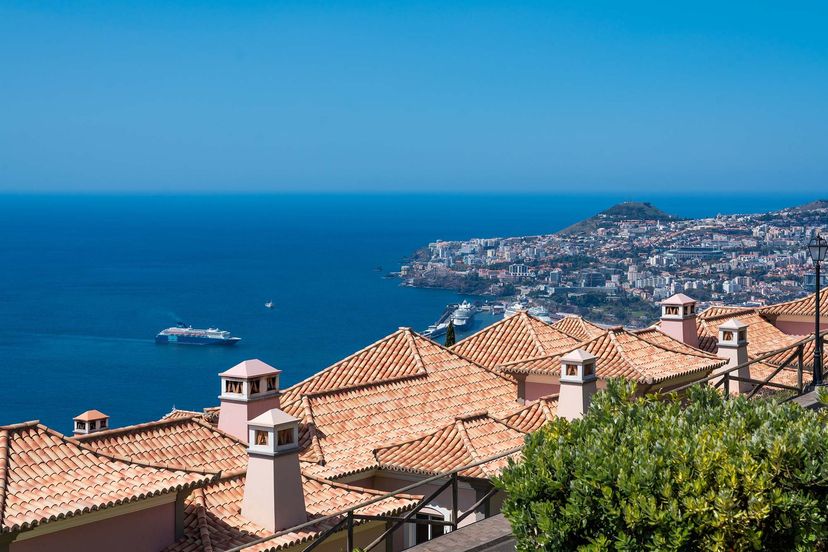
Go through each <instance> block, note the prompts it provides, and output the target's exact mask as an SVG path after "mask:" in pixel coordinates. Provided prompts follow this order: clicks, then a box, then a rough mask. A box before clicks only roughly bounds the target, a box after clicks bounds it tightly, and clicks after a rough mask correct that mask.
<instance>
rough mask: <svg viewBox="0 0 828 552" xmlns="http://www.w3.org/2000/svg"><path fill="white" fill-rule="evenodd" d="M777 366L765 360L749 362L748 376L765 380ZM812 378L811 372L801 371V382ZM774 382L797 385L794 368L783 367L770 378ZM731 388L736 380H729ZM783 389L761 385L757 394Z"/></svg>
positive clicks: (806, 381) (808, 381) (809, 380)
mask: <svg viewBox="0 0 828 552" xmlns="http://www.w3.org/2000/svg"><path fill="white" fill-rule="evenodd" d="M777 368H778V365H773V364H768V363H767V362H757V363H755V364H751V366H750V377H751V379H757V380H765V379H766V378H767V377H768V376H770V375H771V374H772V373H773V372H774V370H776V369H777ZM811 380H812V377H811V374H810V373H809V372H803V374H802V383H803V384H808V383H810V382H811ZM771 381H772V382H774V383H781V384H784V385H792V386H794V387H797V386H798V385H799V382H798V376H797V371H796V369H793V368H787V367H786V368H783V369H782V370H781V371H780V372H779V373H778V374H776V375H775V376H774V377H773V379H771ZM730 385H731V388H732V387H733V386H736V385H738V382H731V383H730ZM779 391H783V389H779V388H775V387H769V386H766V387H763V388H762V389H760V390H759V392H758V393H757V394H759V395H763V394H767V393H774V392H779Z"/></svg>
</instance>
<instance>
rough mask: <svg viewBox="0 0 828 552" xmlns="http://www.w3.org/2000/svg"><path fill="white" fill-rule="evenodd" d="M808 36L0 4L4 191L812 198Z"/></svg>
mask: <svg viewBox="0 0 828 552" xmlns="http://www.w3.org/2000/svg"><path fill="white" fill-rule="evenodd" d="M827 28H828V7H826V5H825V3H820V2H812V3H803V2H796V1H789V2H778V1H774V2H763V1H753V2H739V1H731V2H721V1H717V2H706V1H703V0H697V1H693V2H683V1H676V2H665V1H663V0H662V1H659V2H635V1H632V0H631V1H629V2H618V1H617V0H611V1H594V2H590V1H588V0H579V1H572V2H569V1H560V2H555V1H544V2H521V1H508V2H473V3H466V2H446V1H441V2H416V3H411V2H404V1H402V0H398V1H389V2H369V1H364V2H349V1H347V0H340V1H336V2H314V1H313V0H303V1H299V2H291V1H269V2H256V1H252V0H251V1H247V2H209V1H201V2H176V1H172V0H170V1H158V2H154V1H149V0H148V1H143V2H118V1H117V0H106V1H102V2H82V1H77V2H75V1H73V2H65V1H59V2H52V1H49V0H39V1H37V2H31V1H28V0H26V1H20V2H18V1H16V0H3V1H2V2H0V192H14V193H17V192H38V193H49V192H61V193H64V192H184V193H189V192H207V193H214V192H225V193H226V192H282V191H291V192H295V191H311V192H362V191H382V192H410V191H417V192H452V193H465V192H501V193H502V192H533V193H536V192H542V193H561V192H567V193H573V192H574V193H578V192H595V193H601V192H606V191H616V190H619V189H623V190H627V191H631V192H635V191H638V190H640V191H647V192H652V191H653V190H661V191H666V192H672V191H673V190H675V191H683V192H688V191H693V192H698V193H713V194H715V193H723V192H727V193H728V194H730V195H732V194H734V193H735V194H738V193H743V192H744V193H754V192H764V193H769V192H770V193H772V192H774V191H775V190H780V189H781V190H785V191H786V192H803V191H809V190H815V189H819V188H820V187H821V186H823V185H824V184H825V182H826V177H828V155H827V154H828V147H826V146H828V144H826V140H825V135H826V130H828V109H827V108H828V103H827V102H828V32H826V29H827ZM822 195H826V194H822Z"/></svg>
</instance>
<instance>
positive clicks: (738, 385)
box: [715, 318, 753, 395]
mask: <svg viewBox="0 0 828 552" xmlns="http://www.w3.org/2000/svg"><path fill="white" fill-rule="evenodd" d="M747 331H748V325H747V324H745V323H744V322H742V321H741V320H737V319H735V318H731V319H730V320H728V321H727V322H725V323H724V324H721V325H720V326H719V342H718V347H717V349H716V356H718V357H720V358H726V359H727V364H725V365H724V367H722V368H721V370H726V369H727V368H733V367H735V366H741V365H742V364H746V363H747V362H749V361H750V357H749V356H748V338H747ZM737 372H738V373H736V372H730V375H731V376H738V377H740V378H744V379H750V367H749V366H743V367H742V368H739V370H738V371H737ZM715 381H716V382H718V380H715ZM728 387H729V388H730V394H731V395H736V394H739V393H750V392H751V391H752V390H753V384H752V383H750V382H747V381H739V382H736V381H731V382H730V384H729V385H728Z"/></svg>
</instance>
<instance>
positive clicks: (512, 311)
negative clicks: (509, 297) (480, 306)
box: [503, 301, 526, 318]
mask: <svg viewBox="0 0 828 552" xmlns="http://www.w3.org/2000/svg"><path fill="white" fill-rule="evenodd" d="M525 310H526V305H524V304H523V303H521V302H520V301H516V302H514V303H512V304H511V305H509V306H508V307H506V310H504V311H503V318H509V317H510V316H514V315H516V314H517V313H519V312H522V311H525Z"/></svg>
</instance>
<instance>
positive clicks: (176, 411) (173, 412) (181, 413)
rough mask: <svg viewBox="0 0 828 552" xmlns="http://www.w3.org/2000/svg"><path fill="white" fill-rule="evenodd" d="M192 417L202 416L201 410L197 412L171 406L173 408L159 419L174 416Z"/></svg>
mask: <svg viewBox="0 0 828 552" xmlns="http://www.w3.org/2000/svg"><path fill="white" fill-rule="evenodd" d="M193 417H201V418H203V417H204V413H203V412H198V411H196V410H181V409H178V408H175V407H173V409H172V410H171V411H170V412H168V413H167V414H164V415H163V416H162V417H161V419H162V420H173V419H175V418H193Z"/></svg>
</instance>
